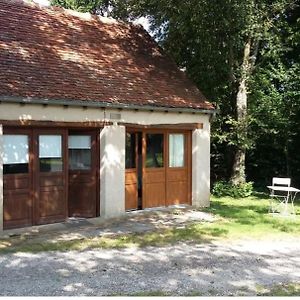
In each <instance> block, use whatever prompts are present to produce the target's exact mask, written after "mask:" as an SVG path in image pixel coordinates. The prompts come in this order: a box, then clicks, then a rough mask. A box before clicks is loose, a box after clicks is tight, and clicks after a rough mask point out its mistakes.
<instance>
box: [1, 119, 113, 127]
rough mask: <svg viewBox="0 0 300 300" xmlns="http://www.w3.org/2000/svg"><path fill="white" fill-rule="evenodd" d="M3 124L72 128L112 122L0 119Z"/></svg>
mask: <svg viewBox="0 0 300 300" xmlns="http://www.w3.org/2000/svg"><path fill="white" fill-rule="evenodd" d="M0 124H2V125H3V126H21V127H22V126H30V127H72V128H97V127H103V126H106V125H112V122H105V121H91V122H90V121H85V122H57V121H34V120H0Z"/></svg>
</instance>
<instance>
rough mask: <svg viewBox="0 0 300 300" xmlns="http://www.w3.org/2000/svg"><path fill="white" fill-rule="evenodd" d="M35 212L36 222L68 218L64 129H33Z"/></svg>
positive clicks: (43, 222)
mask: <svg viewBox="0 0 300 300" xmlns="http://www.w3.org/2000/svg"><path fill="white" fill-rule="evenodd" d="M33 136H34V141H35V149H34V153H36V159H35V160H34V176H35V177H34V180H35V181H34V187H35V196H36V198H35V202H34V203H35V214H36V216H35V217H36V218H35V219H36V223H37V224H46V223H52V222H60V221H64V220H65V219H66V217H67V165H66V160H67V153H66V130H63V129H55V130H51V129H49V130H46V129H45V130H34V135H33Z"/></svg>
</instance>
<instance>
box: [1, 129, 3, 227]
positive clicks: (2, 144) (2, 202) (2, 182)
mask: <svg viewBox="0 0 300 300" xmlns="http://www.w3.org/2000/svg"><path fill="white" fill-rule="evenodd" d="M2 136H3V128H2V125H1V124H0V231H2V230H3V138H2Z"/></svg>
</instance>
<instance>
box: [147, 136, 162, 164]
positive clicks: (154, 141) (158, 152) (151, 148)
mask: <svg viewBox="0 0 300 300" xmlns="http://www.w3.org/2000/svg"><path fill="white" fill-rule="evenodd" d="M146 144H147V149H146V168H162V167H163V166H164V154H163V153H164V135H163V134H157V133H155V134H147V135H146Z"/></svg>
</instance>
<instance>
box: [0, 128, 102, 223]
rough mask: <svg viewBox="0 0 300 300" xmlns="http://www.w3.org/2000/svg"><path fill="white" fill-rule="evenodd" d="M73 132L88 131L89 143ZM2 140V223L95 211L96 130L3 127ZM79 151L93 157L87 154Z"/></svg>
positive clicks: (86, 214)
mask: <svg viewBox="0 0 300 300" xmlns="http://www.w3.org/2000/svg"><path fill="white" fill-rule="evenodd" d="M74 136H76V137H83V136H86V137H88V138H87V142H89V145H88V143H85V144H84V145H81V144H82V143H83V142H82V140H81V141H79V139H78V138H77V139H76V138H75V142H74V138H73V137H74ZM78 141H79V142H78ZM76 142H77V144H76ZM78 143H79V144H78ZM73 144H74V145H75V146H72V145H73ZM76 145H77V148H76ZM3 146H4V152H3V153H4V164H3V174H4V176H3V177H4V228H15V227H23V226H29V225H35V224H47V223H53V222H60V221H64V220H65V219H66V218H67V217H68V216H73V215H76V216H82V217H90V216H96V198H97V184H96V182H97V174H96V166H97V163H96V155H95V154H96V135H95V134H94V133H80V135H79V133H71V132H70V134H69V132H68V130H67V129H19V128H4V135H3ZM72 147H73V148H74V147H75V149H73V148H72ZM82 148H83V149H82ZM80 152H85V154H84V155H85V156H86V157H89V156H90V158H89V159H85V160H83V159H82V153H80ZM87 152H89V154H88V153H87ZM87 161H88V162H89V167H88V165H86V164H85V163H86V162H87ZM76 163H77V168H76V167H74V166H76ZM93 163H95V165H94V166H93ZM84 164H85V165H84ZM81 190H84V191H85V192H81Z"/></svg>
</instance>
